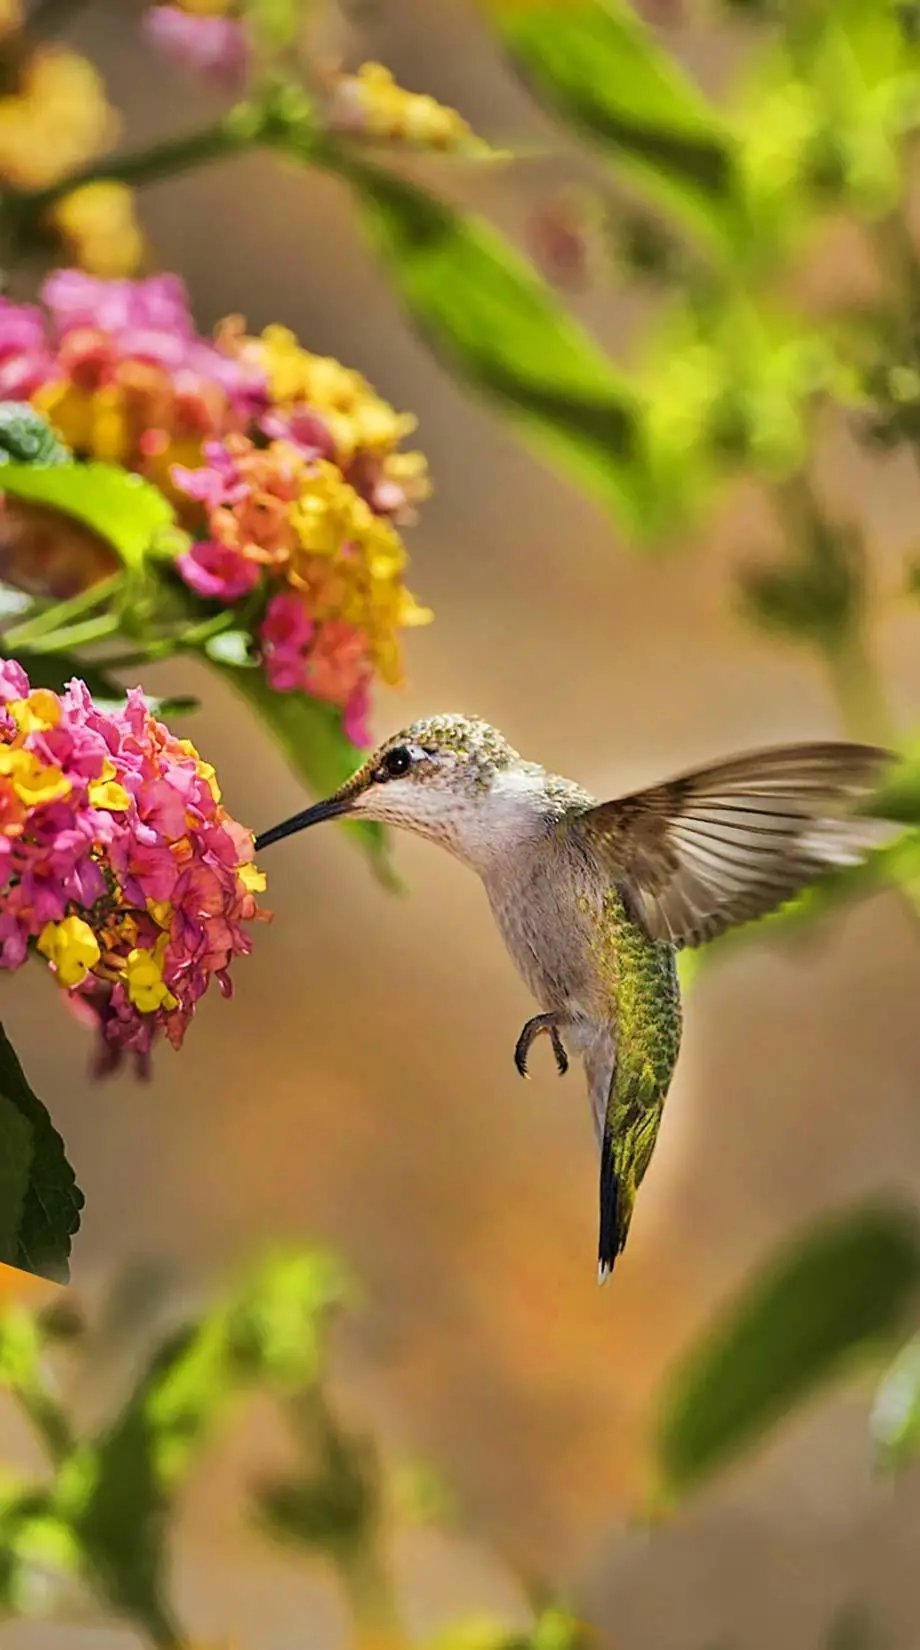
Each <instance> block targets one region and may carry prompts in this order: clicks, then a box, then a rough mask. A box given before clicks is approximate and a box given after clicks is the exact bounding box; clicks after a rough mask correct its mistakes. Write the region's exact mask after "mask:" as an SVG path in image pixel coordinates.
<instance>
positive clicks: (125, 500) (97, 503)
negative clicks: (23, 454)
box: [2, 464, 175, 569]
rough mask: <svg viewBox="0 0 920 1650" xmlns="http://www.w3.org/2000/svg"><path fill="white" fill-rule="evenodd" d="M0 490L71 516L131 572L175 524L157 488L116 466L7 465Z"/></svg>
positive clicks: (169, 508) (169, 509)
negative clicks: (115, 555) (44, 466)
mask: <svg viewBox="0 0 920 1650" xmlns="http://www.w3.org/2000/svg"><path fill="white" fill-rule="evenodd" d="M2 491H3V492H4V493H9V494H10V495H11V496H12V497H14V498H20V499H25V500H27V501H28V503H30V504H43V505H45V506H47V508H48V509H51V510H60V511H61V512H62V514H64V515H66V516H73V517H74V518H75V519H76V520H77V521H80V522H82V523H83V525H84V527H88V528H90V529H91V531H92V532H94V533H98V534H99V537H100V538H103V539H105V540H106V541H107V543H109V544H110V545H111V546H112V548H113V550H116V551H117V552H118V554H119V556H120V557H121V559H122V561H123V562H124V563H125V565H126V566H127V567H129V568H133V569H139V568H141V567H142V566H143V563H144V561H145V559H146V557H147V556H148V554H149V553H150V551H151V549H152V547H153V545H154V541H155V539H157V537H158V536H160V535H162V534H164V533H166V532H167V531H168V530H169V529H170V528H171V527H172V526H173V524H174V519H175V518H174V515H173V509H172V505H171V504H169V502H168V501H167V499H166V498H164V496H163V494H162V493H161V492H160V491H159V489H158V488H157V487H153V486H151V484H150V482H149V481H144V480H143V478H142V477H141V476H136V475H132V474H131V473H130V471H128V470H123V469H121V467H120V466H119V465H117V464H60V465H54V466H51V467H49V468H43V467H40V466H38V465H24V464H8V465H6V466H5V467H4V469H3V475H2Z"/></svg>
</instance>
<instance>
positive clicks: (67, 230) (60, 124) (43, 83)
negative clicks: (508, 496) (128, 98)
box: [0, 0, 143, 275]
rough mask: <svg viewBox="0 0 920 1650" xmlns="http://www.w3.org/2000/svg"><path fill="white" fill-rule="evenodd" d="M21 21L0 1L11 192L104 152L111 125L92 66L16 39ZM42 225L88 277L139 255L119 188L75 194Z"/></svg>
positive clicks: (2, 106) (0, 145)
mask: <svg viewBox="0 0 920 1650" xmlns="http://www.w3.org/2000/svg"><path fill="white" fill-rule="evenodd" d="M21 23H22V17H21V8H20V7H19V6H18V5H17V4H16V3H15V0H0V41H2V43H3V45H4V47H5V48H6V49H7V50H10V43H11V41H13V42H14V45H15V50H13V51H11V55H12V56H13V57H14V60H15V61H17V62H18V64H19V67H18V72H17V73H16V76H15V84H14V87H13V89H12V90H11V91H9V92H7V94H6V96H4V97H0V180H2V182H3V183H5V184H7V185H9V186H10V187H12V188H14V189H22V190H29V189H46V188H48V187H49V186H50V185H52V184H55V183H58V182H59V181H60V180H61V179H62V178H65V177H67V175H68V174H69V173H70V172H73V171H75V170H76V169H77V168H78V167H80V166H83V165H85V163H86V162H87V161H89V160H92V159H93V157H94V156H96V155H98V154H100V153H101V152H102V151H103V150H105V149H107V148H108V147H109V145H110V143H111V142H112V140H113V138H114V136H115V134H116V131H117V126H118V122H117V117H116V115H115V111H114V109H113V108H112V106H111V104H110V103H109V102H108V99H107V98H106V95H105V87H104V86H103V83H102V80H101V79H100V77H99V75H98V74H97V72H96V70H95V68H94V67H93V65H92V64H91V63H90V62H88V61H87V59H86V58H85V57H82V56H81V55H80V54H79V53H78V52H73V51H70V50H68V49H67V48H66V47H62V46H34V47H33V46H31V45H30V44H29V43H28V42H27V41H25V40H23V39H22V38H21V37H20V38H19V39H15V37H16V35H17V31H18V30H19V28H20V26H21ZM49 227H51V228H52V229H54V230H55V231H57V232H58V233H59V234H60V235H61V236H62V237H63V239H64V241H65V243H66V244H67V247H68V250H69V253H70V255H71V257H72V258H73V259H74V261H75V262H77V263H79V264H81V265H82V266H83V267H84V268H86V269H88V270H90V271H91V272H92V273H94V274H98V275H127V274H130V273H131V272H132V271H133V270H134V269H136V267H137V265H138V262H139V260H140V257H141V254H142V251H143V241H142V237H141V234H140V231H139V229H138V227H137V223H136V221H135V217H134V209H133V198H132V195H131V193H130V191H129V190H128V189H126V188H125V187H124V186H123V185H119V184H96V185H93V186H91V187H86V188H83V189H78V190H75V191H74V193H73V194H72V195H70V196H67V197H66V198H65V199H64V200H63V201H60V202H58V203H57V205H56V207H55V208H54V209H53V211H52V213H51V214H50V215H49Z"/></svg>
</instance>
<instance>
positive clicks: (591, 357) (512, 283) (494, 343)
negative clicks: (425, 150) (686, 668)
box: [320, 145, 668, 534]
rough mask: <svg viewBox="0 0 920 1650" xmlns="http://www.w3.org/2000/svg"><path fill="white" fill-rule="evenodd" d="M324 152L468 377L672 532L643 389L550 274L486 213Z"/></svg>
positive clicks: (395, 274)
mask: <svg viewBox="0 0 920 1650" xmlns="http://www.w3.org/2000/svg"><path fill="white" fill-rule="evenodd" d="M320 159H321V160H322V162H323V163H324V164H326V165H327V166H329V167H330V168H331V169H332V170H334V171H338V172H339V173H341V174H342V175H343V176H344V177H345V178H347V179H348V181H349V182H351V183H352V184H353V185H354V186H355V188H356V189H357V190H358V193H359V194H360V196H361V198H362V201H363V205H364V211H365V217H366V220H367V223H368V226H369V229H370V231H371V234H372V236H373V239H374V242H375V244H376V246H377V248H378V250H379V252H380V255H381V257H382V259H383V263H384V266H385V268H386V270H387V272H388V274H389V275H390V277H391V279H392V281H393V284H394V286H395V288H396V291H397V292H398V294H399V296H400V297H401V299H402V300H403V302H404V304H405V305H406V307H407V309H408V311H409V313H410V315H411V316H412V318H413V319H414V321H415V322H416V324H417V325H418V327H419V329H420V331H421V332H422V333H423V334H424V335H425V337H426V338H427V339H428V341H429V342H430V344H431V345H432V347H433V348H434V349H435V350H437V351H438V352H439V353H440V354H441V355H442V356H443V358H444V359H445V361H446V362H447V363H448V364H449V365H450V366H451V367H452V368H453V369H454V370H455V371H456V372H457V374H458V375H459V377H460V378H461V379H463V380H465V381H466V382H467V383H468V384H471V385H473V386H474V387H475V388H476V389H477V390H479V391H480V392H481V393H482V394H483V395H484V396H485V397H486V398H487V399H489V400H490V401H493V402H495V403H496V404H497V405H498V406H499V407H501V409H502V410H503V411H504V412H505V413H506V414H507V416H508V417H509V418H510V419H511V420H512V421H513V422H514V423H515V424H516V425H518V426H519V428H520V431H521V433H522V435H524V436H526V437H527V438H528V439H529V440H530V442H531V444H532V445H533V447H534V449H535V450H536V451H537V452H538V453H539V454H540V455H541V456H542V457H544V458H548V459H550V460H551V461H552V462H553V463H555V464H557V465H558V466H559V467H560V468H562V469H563V470H564V471H565V472H566V473H567V474H568V475H569V476H571V477H572V479H573V480H575V481H576V482H579V483H580V484H581V485H582V486H584V487H586V488H588V489H589V490H590V491H591V492H592V493H594V495H595V496H596V497H598V498H599V499H600V500H601V501H602V503H603V504H605V505H606V506H607V507H608V508H610V509H612V510H613V511H614V512H615V514H616V515H617V517H618V518H619V519H620V520H621V521H622V522H623V523H624V525H625V526H627V527H628V528H629V529H630V531H632V532H634V533H637V534H651V533H654V532H656V531H658V530H660V528H661V526H662V523H663V520H664V519H667V516H668V500H667V498H664V497H662V496H661V495H660V493H658V492H656V491H655V490H654V489H653V488H652V487H651V486H650V485H649V483H648V478H647V476H646V473H645V455H644V447H643V444H642V439H641V434H640V420H639V413H638V404H637V400H636V396H635V393H634V391H633V390H632V388H631V387H630V385H629V383H628V382H627V380H626V379H625V377H624V376H623V375H622V374H621V373H619V372H618V371H617V370H616V368H615V367H614V366H613V364H612V363H611V362H610V361H609V360H608V359H607V358H606V356H605V355H604V353H603V351H602V350H601V349H600V348H599V347H598V345H597V344H595V343H594V341H593V340H592V339H591V338H590V336H589V335H588V334H587V333H586V332H585V331H584V330H583V329H582V328H581V327H580V326H579V325H578V323H577V322H576V321H574V320H573V319H572V317H571V316H570V315H569V314H568V313H567V311H566V309H565V308H564V306H563V305H562V304H561V303H560V302H559V301H558V300H557V298H556V297H555V295H554V294H553V292H552V291H551V289H550V288H549V287H548V286H547V285H546V283H545V282H543V281H541V280H540V278H539V277H538V276H537V275H536V274H535V272H534V271H533V269H532V268H531V267H530V266H529V265H528V264H527V263H525V262H524V260H523V259H522V258H521V257H519V256H518V254H517V253H516V252H515V251H514V250H513V249H512V248H511V247H510V246H509V245H508V244H507V243H506V242H505V241H504V240H503V239H502V237H501V236H500V235H498V234H497V233H496V232H495V231H494V230H493V229H492V228H490V226H489V225H488V224H486V223H485V222H484V221H483V220H481V219H479V218H476V217H473V216H470V215H469V214H465V213H462V212H458V211H455V210H454V209H453V208H452V207H450V206H448V205H446V204H445V203H444V202H443V201H439V200H435V199H434V198H433V196H431V195H428V194H426V193H425V192H424V191H423V190H421V189H418V188H416V187H414V186H413V185H412V184H410V183H407V182H404V181H403V180H402V179H400V178H397V177H395V176H393V175H392V174H391V173H388V172H384V171H382V170H381V169H380V168H378V167H376V166H374V165H372V164H371V163H370V162H367V161H363V160H361V159H359V158H358V157H357V156H356V155H355V154H353V153H351V152H349V151H347V150H345V149H343V148H339V147H335V146H332V145H329V146H328V147H327V148H326V149H325V150H324V151H323V153H322V155H321V157H320Z"/></svg>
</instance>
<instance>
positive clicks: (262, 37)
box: [247, 0, 304, 56]
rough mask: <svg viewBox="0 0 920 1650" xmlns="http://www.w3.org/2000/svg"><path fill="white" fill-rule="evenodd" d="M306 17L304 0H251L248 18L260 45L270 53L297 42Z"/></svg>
mask: <svg viewBox="0 0 920 1650" xmlns="http://www.w3.org/2000/svg"><path fill="white" fill-rule="evenodd" d="M303 18H304V6H303V0H249V4H248V6H247V21H248V22H249V24H250V26H251V27H252V29H253V30H254V32H255V37H256V41H257V43H258V45H259V46H260V47H261V48H262V50H263V51H264V52H266V53H267V54H268V55H269V56H276V55H277V54H278V53H280V52H285V51H287V50H289V48H290V47H291V46H293V45H294V44H295V43H296V40H297V37H298V35H299V33H300V30H301V27H302V24H303Z"/></svg>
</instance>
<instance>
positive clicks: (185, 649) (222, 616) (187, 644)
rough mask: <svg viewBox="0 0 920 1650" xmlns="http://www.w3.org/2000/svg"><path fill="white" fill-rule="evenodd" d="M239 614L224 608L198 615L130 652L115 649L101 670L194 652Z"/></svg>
mask: <svg viewBox="0 0 920 1650" xmlns="http://www.w3.org/2000/svg"><path fill="white" fill-rule="evenodd" d="M239 617H240V616H239V614H238V613H237V612H236V611H235V610H234V609H233V608H229V607H228V608H225V609H224V611H223V612H222V613H215V614H213V615H212V617H211V618H210V619H202V620H201V622H200V623H199V624H195V625H191V626H190V627H189V629H188V630H183V631H182V632H181V633H180V634H179V635H177V636H164V637H162V638H161V640H159V641H156V642H150V643H149V644H148V646H147V647H144V648H135V649H134V652H133V653H116V654H115V655H114V656H113V657H112V658H110V659H103V660H102V665H103V668H104V669H105V670H134V669H135V667H137V666H140V665H151V664H157V663H158V662H162V661H163V660H164V659H173V658H175V656H176V654H177V653H194V652H195V651H196V649H197V648H199V647H200V646H201V643H202V642H207V641H209V640H210V638H211V637H212V636H219V635H220V634H221V631H224V630H230V629H232V627H233V625H234V624H237V623H238V622H239Z"/></svg>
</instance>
